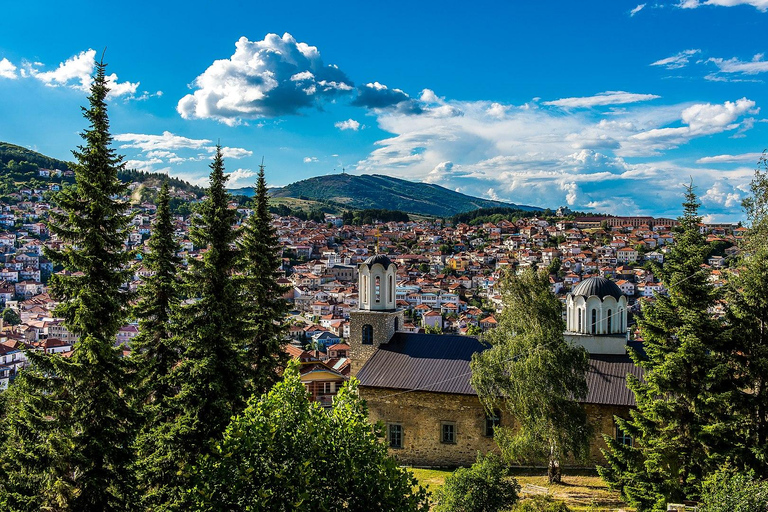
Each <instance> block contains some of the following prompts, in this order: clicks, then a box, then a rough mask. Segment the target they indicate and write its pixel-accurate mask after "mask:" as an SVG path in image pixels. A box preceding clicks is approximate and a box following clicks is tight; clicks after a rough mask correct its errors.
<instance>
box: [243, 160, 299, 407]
mask: <svg viewBox="0 0 768 512" xmlns="http://www.w3.org/2000/svg"><path fill="white" fill-rule="evenodd" d="M268 199H269V195H268V192H267V181H266V179H265V177H264V166H261V168H260V170H259V179H258V182H257V184H256V196H255V199H254V203H255V204H254V207H255V208H254V213H253V214H252V215H251V216H250V217H248V219H247V220H246V221H245V224H244V226H243V229H242V235H241V238H240V240H239V244H238V245H239V247H240V284H241V287H242V293H243V295H244V297H245V303H246V306H247V307H248V308H249V312H250V313H249V315H248V316H249V318H250V319H251V320H252V324H251V326H250V327H251V329H252V330H253V334H252V336H253V341H252V343H251V344H250V346H249V347H247V353H248V357H249V360H250V364H251V367H252V369H253V374H252V375H251V383H250V384H251V389H252V391H253V393H255V394H256V395H261V394H262V393H265V392H267V391H269V388H271V387H272V384H274V383H275V382H276V381H277V380H278V378H279V372H278V370H279V369H280V368H283V367H284V366H285V364H286V362H287V356H286V353H285V352H284V351H283V346H284V344H285V336H284V335H285V322H284V318H285V313H286V312H287V311H288V304H287V303H286V301H285V300H284V299H283V298H282V295H283V293H284V291H285V290H284V287H282V286H281V285H280V284H279V283H278V282H277V278H278V274H277V269H278V268H280V264H281V261H280V252H279V250H280V246H279V244H278V242H277V234H276V232H275V229H274V228H273V227H272V223H271V221H272V215H271V214H270V212H269V204H268Z"/></svg>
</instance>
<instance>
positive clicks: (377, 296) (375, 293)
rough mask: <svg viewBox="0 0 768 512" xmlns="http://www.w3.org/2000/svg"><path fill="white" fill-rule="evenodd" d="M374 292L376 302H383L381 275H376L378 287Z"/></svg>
mask: <svg viewBox="0 0 768 512" xmlns="http://www.w3.org/2000/svg"><path fill="white" fill-rule="evenodd" d="M373 293H374V296H375V297H376V302H381V278H380V277H379V276H376V287H375V288H374V292H373Z"/></svg>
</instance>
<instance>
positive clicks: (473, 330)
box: [467, 325, 483, 336]
mask: <svg viewBox="0 0 768 512" xmlns="http://www.w3.org/2000/svg"><path fill="white" fill-rule="evenodd" d="M482 334H483V329H482V328H481V327H480V326H479V325H470V326H469V327H467V335H468V336H480V335H482Z"/></svg>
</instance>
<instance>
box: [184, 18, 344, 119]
mask: <svg viewBox="0 0 768 512" xmlns="http://www.w3.org/2000/svg"><path fill="white" fill-rule="evenodd" d="M192 88H193V89H194V92H193V93H192V94H188V95H186V96H184V97H183V98H181V100H179V103H178V105H177V107H176V109H177V110H178V112H179V114H181V117H183V118H184V119H215V120H217V121H220V122H222V123H226V124H228V125H235V124H238V123H241V122H243V121H244V120H249V119H259V118H264V117H276V116H281V115H289V114H297V113H299V111H300V110H301V109H304V108H310V107H317V106H319V104H320V102H321V100H328V99H333V98H334V97H336V96H338V95H340V94H344V93H348V92H349V91H352V90H353V88H354V85H353V83H352V81H351V80H349V78H347V76H346V75H345V74H344V72H342V71H341V70H340V69H339V68H338V67H336V66H333V65H326V64H324V63H323V60H322V58H321V57H320V52H319V51H318V50H317V48H316V47H314V46H309V45H308V44H306V43H301V42H297V41H296V39H294V37H293V36H292V35H291V34H288V33H285V34H284V35H283V36H282V37H280V36H278V35H277V34H267V36H266V37H265V38H264V39H263V40H261V41H249V40H248V38H246V37H241V38H240V39H239V40H238V41H237V43H235V53H234V54H233V55H232V56H231V57H229V58H228V59H220V60H217V61H214V62H213V64H211V65H210V66H209V67H208V69H206V70H205V71H204V72H203V73H202V74H201V75H200V76H198V77H197V78H195V80H194V81H193V82H192Z"/></svg>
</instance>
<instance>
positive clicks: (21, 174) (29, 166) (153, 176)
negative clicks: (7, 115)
mask: <svg viewBox="0 0 768 512" xmlns="http://www.w3.org/2000/svg"><path fill="white" fill-rule="evenodd" d="M38 169H59V170H61V171H66V170H71V169H72V166H71V164H70V163H69V162H65V161H64V160H58V159H56V158H51V157H49V156H46V155H43V154H41V153H38V152H37V151H32V150H31V149H27V148H24V147H22V146H17V145H15V144H10V143H8V142H0V174H3V175H11V177H12V178H13V179H14V181H16V182H18V183H24V182H27V184H28V185H29V186H34V185H35V183H34V182H33V181H36V180H37V179H38ZM118 176H119V178H120V180H122V181H123V182H125V183H131V182H138V183H143V184H146V185H148V186H155V185H157V186H159V185H160V182H161V180H164V179H168V184H169V185H170V186H171V187H172V188H175V189H177V190H183V191H185V192H191V193H193V194H195V195H196V196H197V197H202V195H203V194H204V193H205V190H204V189H203V188H201V187H197V186H195V185H191V184H189V183H187V182H186V181H183V180H180V179H178V178H168V177H167V176H165V175H162V174H157V173H149V172H142V171H135V170H132V169H127V170H125V171H121V172H120V173H119V174H118ZM45 181H46V182H49V181H57V180H56V179H55V178H53V179H46V180H45ZM60 181H63V182H67V181H72V179H71V178H70V179H67V178H66V177H61V178H60Z"/></svg>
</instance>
